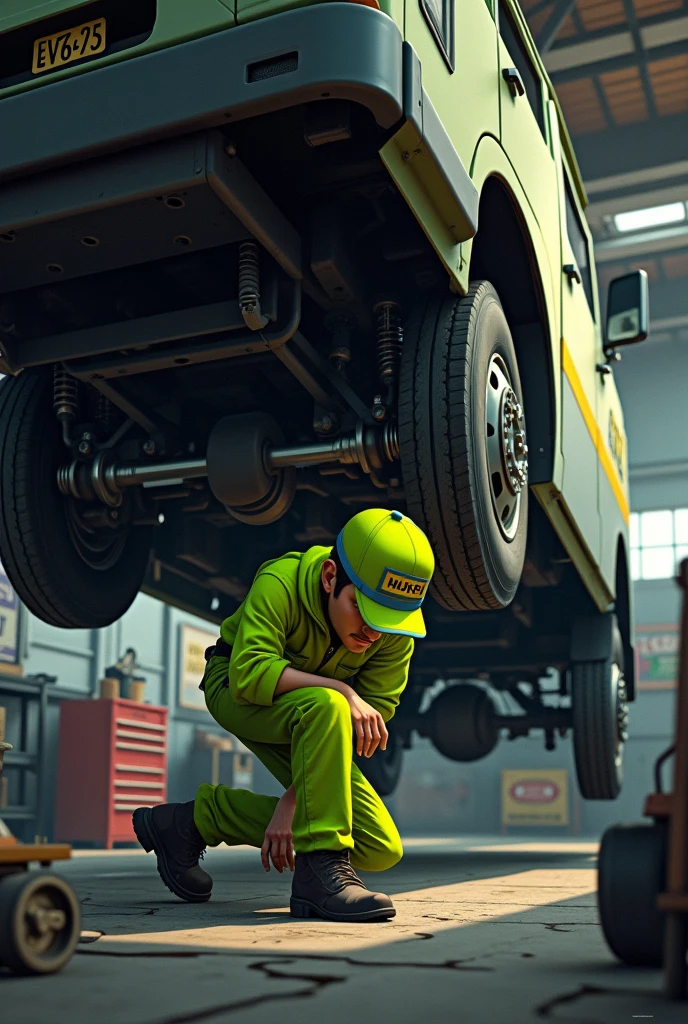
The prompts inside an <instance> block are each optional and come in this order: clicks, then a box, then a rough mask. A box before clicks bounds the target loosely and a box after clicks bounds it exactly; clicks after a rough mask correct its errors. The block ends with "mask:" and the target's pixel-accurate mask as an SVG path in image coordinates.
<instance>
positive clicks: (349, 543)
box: [337, 508, 435, 637]
mask: <svg viewBox="0 0 688 1024" xmlns="http://www.w3.org/2000/svg"><path fill="white" fill-rule="evenodd" d="M337 553H338V554H339V558H340V561H341V563H342V566H343V568H344V571H345V572H346V574H347V576H348V577H349V579H350V580H351V582H352V583H353V585H354V587H355V588H356V591H357V596H358V608H359V611H360V613H361V615H362V616H363V620H364V622H366V623H367V625H368V626H370V628H371V629H375V630H377V631H378V632H380V633H400V634H403V635H404V636H415V637H423V636H425V622H424V621H423V613H422V611H421V608H420V606H421V605H422V603H423V598H424V597H425V595H426V594H427V592H428V587H429V585H430V580H431V578H432V574H433V571H434V569H435V558H434V555H433V553H432V549H431V547H430V542H429V541H428V538H427V537H426V536H425V534H424V533H423V531H422V530H421V529H420V527H418V526H416V524H415V523H414V522H413V521H412V520H411V519H409V518H408V516H404V515H402V514H401V512H388V511H387V509H384V508H370V509H366V510H365V512H359V513H358V515H355V516H354V517H353V519H350V520H349V522H348V523H347V524H346V526H345V527H344V529H343V530H342V531H341V532H340V534H339V536H338V537H337Z"/></svg>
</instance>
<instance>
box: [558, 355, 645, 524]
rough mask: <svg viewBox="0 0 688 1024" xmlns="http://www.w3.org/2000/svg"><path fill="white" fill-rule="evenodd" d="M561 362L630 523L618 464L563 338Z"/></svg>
mask: <svg viewBox="0 0 688 1024" xmlns="http://www.w3.org/2000/svg"><path fill="white" fill-rule="evenodd" d="M561 364H562V368H563V370H564V375H565V377H566V379H567V381H568V382H569V384H570V385H571V390H572V391H573V395H574V398H575V399H576V402H577V404H578V408H579V409H580V411H581V415H582V416H583V419H584V420H585V425H586V427H587V428H588V433H589V434H590V437H591V438H592V443H593V444H594V445H595V450H596V452H597V457H598V458H599V460H600V462H601V463H602V467H603V469H604V471H605V473H606V474H607V479H608V480H609V483H610V484H611V488H612V490H613V492H614V497H615V498H616V501H617V504H618V506H619V508H620V509H621V514H622V516H623V517H624V521H625V522H626V524H628V521H629V519H630V514H631V513H630V509H629V507H628V500H627V498H626V495H625V493H624V489H623V485H622V483H621V479H620V477H619V474H618V472H617V470H616V466H615V465H614V463H613V462H612V458H611V456H610V454H609V450H608V448H607V444H606V441H605V439H604V437H603V436H602V431H601V430H600V428H599V426H598V424H597V420H596V419H595V414H594V413H593V411H592V409H591V408H590V403H589V402H588V398H587V395H586V394H585V390H584V388H583V385H582V384H581V380H580V377H579V376H578V372H577V370H576V367H575V365H574V362H573V359H572V358H571V353H570V352H569V350H568V347H567V345H566V342H565V341H564V339H563V338H562V339H561Z"/></svg>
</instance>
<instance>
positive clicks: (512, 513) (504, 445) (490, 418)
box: [485, 353, 528, 541]
mask: <svg viewBox="0 0 688 1024" xmlns="http://www.w3.org/2000/svg"><path fill="white" fill-rule="evenodd" d="M485 434H486V438H487V466H488V474H489V479H490V494H491V497H492V509H493V512H494V515H495V519H496V520H497V523H498V524H499V528H500V530H501V532H502V535H503V536H504V537H505V538H506V540H508V541H511V540H513V539H514V537H515V536H516V533H517V530H518V526H519V521H520V512H521V495H522V492H523V489H524V488H525V486H526V484H527V481H528V445H527V443H526V425H525V416H524V413H523V407H522V406H521V403H520V402H519V401H518V398H517V396H516V393H515V391H514V389H513V387H512V385H511V378H510V376H509V371H508V369H507V366H506V363H505V362H504V360H503V359H502V357H501V356H500V355H497V354H496V353H495V354H494V355H493V356H492V358H491V359H490V364H489V366H488V369H487V384H486V394H485Z"/></svg>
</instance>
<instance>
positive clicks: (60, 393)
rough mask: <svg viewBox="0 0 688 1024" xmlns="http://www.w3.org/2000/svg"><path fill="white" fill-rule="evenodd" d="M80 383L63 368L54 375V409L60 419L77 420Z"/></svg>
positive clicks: (59, 368)
mask: <svg viewBox="0 0 688 1024" xmlns="http://www.w3.org/2000/svg"><path fill="white" fill-rule="evenodd" d="M78 398H79V382H78V381H77V380H75V379H74V377H72V376H70V374H68V373H67V371H66V370H63V369H62V367H61V366H55V370H54V373H53V409H54V410H55V415H56V416H57V417H58V418H60V417H64V418H70V419H76V414H77V412H78V406H79V403H78Z"/></svg>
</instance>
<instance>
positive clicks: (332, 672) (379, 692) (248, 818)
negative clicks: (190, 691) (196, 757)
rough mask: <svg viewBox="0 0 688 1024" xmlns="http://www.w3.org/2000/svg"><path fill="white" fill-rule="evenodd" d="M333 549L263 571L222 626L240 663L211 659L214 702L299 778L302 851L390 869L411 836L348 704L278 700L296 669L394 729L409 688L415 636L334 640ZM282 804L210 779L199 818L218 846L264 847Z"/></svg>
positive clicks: (305, 692) (311, 694) (315, 694)
mask: <svg viewBox="0 0 688 1024" xmlns="http://www.w3.org/2000/svg"><path fill="white" fill-rule="evenodd" d="M329 553H330V549H329V548H325V547H313V548H310V549H309V550H308V551H306V552H305V553H300V552H290V553H288V554H286V555H284V556H283V557H282V558H278V559H275V560H273V561H271V562H266V563H265V564H264V565H262V566H261V567H260V569H259V570H258V574H257V575H256V578H255V580H254V581H253V585H252V586H251V590H250V591H249V594H248V596H247V597H246V600H245V601H244V602H243V604H242V605H241V606H240V607H239V608H238V609H237V611H236V612H235V613H234V615H232V616H231V617H230V618H228V619H226V620H225V621H224V622H223V624H222V629H221V635H222V639H223V640H224V641H225V642H226V643H228V644H230V645H231V646H232V656H231V659H229V660H228V659H227V658H222V657H217V656H216V657H213V658H211V659H210V661H209V662H208V666H207V669H206V673H205V696H206V704H207V706H208V710H209V711H210V713H211V715H212V716H213V718H214V719H215V720H216V721H217V722H218V723H219V724H220V725H221V726H222V727H223V729H226V730H227V732H231V733H233V734H234V735H235V736H237V737H238V738H239V739H240V740H241V741H242V742H243V743H244V744H245V745H246V746H247V747H248V748H249V750H251V751H252V752H253V753H254V754H255V755H256V757H258V758H259V759H260V760H261V761H262V762H263V764H264V765H265V766H266V768H268V770H269V771H270V772H271V773H272V774H273V775H274V776H275V778H276V779H278V780H279V781H280V782H281V783H282V785H283V786H284V787H285V788H288V787H289V786H290V785H291V784H292V783H294V788H295V792H296V809H295V813H294V821H293V825H292V833H293V837H294V849H295V851H296V852H297V853H312V852H313V851H315V850H345V849H350V850H351V861H352V864H354V866H356V867H359V868H362V869H364V870H367V871H382V870H384V869H386V868H388V867H391V866H392V865H393V864H395V863H396V862H397V861H398V860H399V859H400V857H401V853H402V849H401V840H400V839H399V834H398V832H397V829H396V826H395V824H394V822H393V821H392V818H391V816H390V814H389V812H388V811H387V809H386V807H385V806H384V804H383V803H382V800H381V799H380V798H379V796H378V795H377V793H376V792H375V790H374V789H373V788H372V786H371V785H370V783H369V782H368V781H367V780H366V779H365V778H364V776H363V775H362V773H361V772H360V771H359V769H358V768H357V766H356V765H355V764H354V763H353V729H352V721H351V710H350V708H349V705H348V703H347V701H346V698H345V697H343V696H342V694H340V693H339V692H338V691H336V690H332V689H328V688H327V687H324V686H323V687H319V686H312V687H311V686H308V687H302V688H300V689H297V690H291V691H289V692H287V693H283V694H280V695H279V696H277V697H275V695H274V694H275V687H276V686H277V682H278V680H279V678H280V676H281V674H282V672H283V671H284V669H285V668H286V667H288V666H292V667H293V668H296V669H300V670H302V671H304V672H311V673H314V674H317V675H321V676H326V677H328V678H330V679H340V680H347V681H348V682H349V683H350V684H351V685H352V686H353V687H354V688H355V690H356V692H357V693H358V694H359V695H360V696H361V697H362V698H363V699H364V700H365V701H367V702H368V703H369V704H370V705H371V706H372V707H374V708H375V709H376V710H377V711H379V712H380V714H381V715H382V717H383V718H384V720H385V721H386V722H387V721H389V719H390V718H391V717H392V715H393V714H394V710H395V708H396V706H397V704H398V703H399V697H400V695H401V692H402V690H403V689H404V686H405V685H406V681H407V678H408V667H409V662H410V659H411V654H412V653H413V639H412V638H411V637H408V636H398V635H394V634H383V635H382V636H381V637H380V638H379V640H376V641H375V643H374V644H372V645H371V646H370V647H369V648H368V650H366V651H364V652H362V653H360V654H355V653H353V652H351V651H349V650H348V649H347V648H346V647H344V646H343V645H341V646H336V645H337V644H338V642H339V641H338V638H337V637H336V635H335V636H334V637H332V638H331V637H330V630H329V626H328V621H327V617H326V614H325V610H324V607H323V601H322V590H321V569H322V565H323V562H324V561H325V559H326V558H327V557H328V556H329ZM228 683H229V685H227V684H228ZM276 804H277V797H270V796H262V795H260V794H257V793H251V792H249V791H247V790H242V789H232V788H230V787H229V786H211V785H208V784H203V785H201V786H200V787H199V790H198V793H197V796H196V802H195V809H194V819H195V822H196V826H197V828H198V830H199V832H200V833H201V836H202V837H203V839H204V840H205V842H206V843H207V844H208V845H209V846H217V845H218V843H221V842H225V843H227V844H228V845H237V844H241V843H247V844H249V845H251V846H258V847H260V846H262V844H263V840H264V837H265V829H266V828H267V826H268V824H269V822H270V819H271V817H272V814H273V812H274V810H275V806H276Z"/></svg>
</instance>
